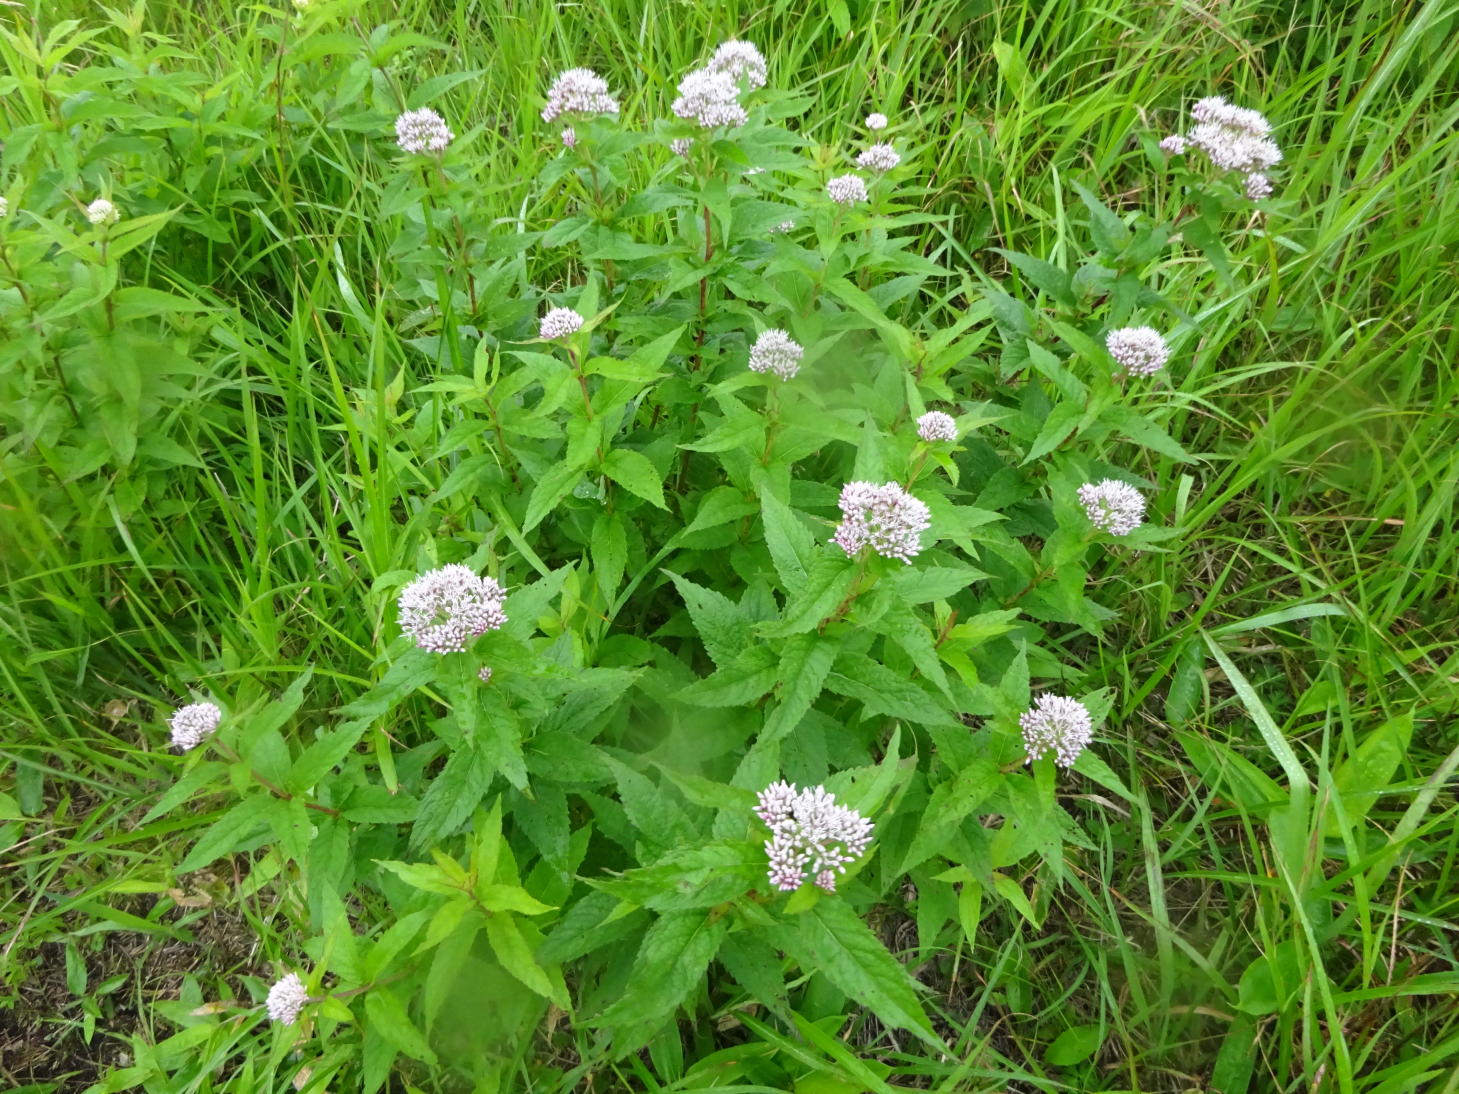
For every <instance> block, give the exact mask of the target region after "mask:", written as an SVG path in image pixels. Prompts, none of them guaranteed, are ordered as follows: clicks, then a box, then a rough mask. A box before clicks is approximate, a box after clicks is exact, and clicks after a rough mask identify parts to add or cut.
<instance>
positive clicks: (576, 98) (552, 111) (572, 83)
mask: <svg viewBox="0 0 1459 1094" xmlns="http://www.w3.org/2000/svg"><path fill="white" fill-rule="evenodd" d="M617 113H618V101H617V100H616V99H614V98H613V96H612V95H610V94H608V81H606V80H604V79H603V77H601V76H599V75H598V74H597V73H596V72H594V71H593V70H592V69H590V68H570V69H568V70H567V71H566V72H563V73H561V74H560V75H559V76H558V77H557V79H555V80H553V81H552V86H551V87H550V88H548V89H547V105H546V106H544V107H543V108H542V120H543V121H544V122H552V121H556V120H557V119H558V118H560V117H561V116H562V115H564V114H576V115H579V116H581V117H588V116H591V115H593V114H617ZM564 143H565V142H564ZM569 147H570V146H569Z"/></svg>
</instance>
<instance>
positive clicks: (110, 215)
mask: <svg viewBox="0 0 1459 1094" xmlns="http://www.w3.org/2000/svg"><path fill="white" fill-rule="evenodd" d="M121 218H122V215H121V213H119V212H117V207H116V206H115V205H113V204H112V203H111V202H109V201H107V200H106V198H97V199H96V200H95V201H93V202H92V203H91V204H90V205H88V206H87V207H86V219H87V220H89V221H91V223H92V224H98V225H100V224H115V223H116V222H117V221H119V220H120V219H121Z"/></svg>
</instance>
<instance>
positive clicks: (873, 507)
mask: <svg viewBox="0 0 1459 1094" xmlns="http://www.w3.org/2000/svg"><path fill="white" fill-rule="evenodd" d="M839 504H840V507H841V523H840V524H839V525H838V526H837V527H836V534H835V535H834V536H832V537H831V542H832V543H834V544H835V545H836V546H837V547H840V548H841V550H843V551H845V552H846V553H847V554H848V555H855V554H859V553H860V552H861V551H862V550H863V549H864V548H867V547H870V548H871V549H872V550H873V551H875V552H876V553H877V554H879V555H881V556H882V557H883V558H899V559H901V560H902V561H903V562H911V561H912V558H913V556H914V555H916V554H917V553H918V552H920V551H921V550H922V533H923V532H925V531H926V530H927V529H928V528H930V527H932V513H931V512H930V511H929V510H928V508H927V506H926V505H925V504H924V503H923V502H920V501H918V500H917V499H916V498H914V497H913V496H912V495H911V494H909V493H907V492H906V491H905V490H903V489H902V488H901V486H899V485H898V484H897V483H895V482H887V483H882V484H881V485H880V486H878V485H877V484H876V483H872V482H848V483H847V484H846V485H845V486H844V487H842V489H841V499H840V502H839Z"/></svg>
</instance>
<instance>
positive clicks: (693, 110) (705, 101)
mask: <svg viewBox="0 0 1459 1094" xmlns="http://www.w3.org/2000/svg"><path fill="white" fill-rule="evenodd" d="M670 109H672V110H673V112H674V116H675V117H678V118H683V119H684V120H685V121H691V122H694V123H695V124H696V125H698V126H700V127H701V128H704V129H718V128H719V127H721V126H730V127H733V126H737V125H744V124H745V122H746V121H748V120H749V117H750V115H749V114H748V113H747V112H746V111H745V108H744V107H743V106H741V105H740V85H739V82H738V81H737V80H736V79H735V78H734V77H733V76H731V75H730V74H729V73H728V72H716V71H714V70H712V69H708V68H698V69H695V70H694V71H693V72H691V73H689V75H687V76H685V77H684V78H683V79H682V80H680V81H679V97H678V98H677V99H675V100H674V102H673V104H672V106H671V107H670Z"/></svg>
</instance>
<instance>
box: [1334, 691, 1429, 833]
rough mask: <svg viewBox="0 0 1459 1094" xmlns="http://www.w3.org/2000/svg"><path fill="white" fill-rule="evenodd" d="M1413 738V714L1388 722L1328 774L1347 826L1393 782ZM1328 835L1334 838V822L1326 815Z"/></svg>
mask: <svg viewBox="0 0 1459 1094" xmlns="http://www.w3.org/2000/svg"><path fill="white" fill-rule="evenodd" d="M1412 736H1413V711H1411V710H1410V711H1408V712H1406V713H1404V714H1400V715H1399V716H1398V717H1396V718H1390V719H1389V720H1388V721H1386V722H1384V723H1383V724H1382V725H1380V726H1379V727H1378V728H1377V729H1375V730H1373V731H1371V732H1370V733H1368V735H1367V736H1365V737H1364V738H1363V741H1362V743H1361V744H1360V745H1358V747H1357V748H1356V749H1355V750H1354V751H1353V753H1352V755H1350V756H1349V757H1348V758H1347V759H1345V760H1344V761H1343V762H1342V763H1341V764H1339V765H1338V767H1337V770H1336V771H1334V772H1333V773H1332V781H1333V785H1334V786H1335V787H1336V788H1337V790H1338V791H1339V793H1340V794H1341V795H1342V802H1343V810H1344V812H1345V813H1346V815H1347V819H1348V822H1349V823H1350V824H1357V823H1359V822H1360V821H1362V819H1363V818H1364V817H1366V816H1367V815H1368V810H1370V809H1372V808H1373V804H1374V802H1375V801H1376V800H1377V795H1378V792H1379V791H1381V790H1383V789H1385V788H1386V787H1387V786H1388V784H1389V783H1391V782H1392V781H1393V776H1394V774H1395V773H1396V772H1397V771H1398V765H1399V764H1401V763H1402V762H1403V757H1404V756H1405V755H1406V754H1407V753H1408V744H1409V740H1410V739H1411V737H1412ZM1327 827H1328V831H1329V834H1331V835H1337V834H1338V828H1339V825H1338V819H1337V817H1336V816H1334V815H1332V814H1329V815H1328V819H1327Z"/></svg>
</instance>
